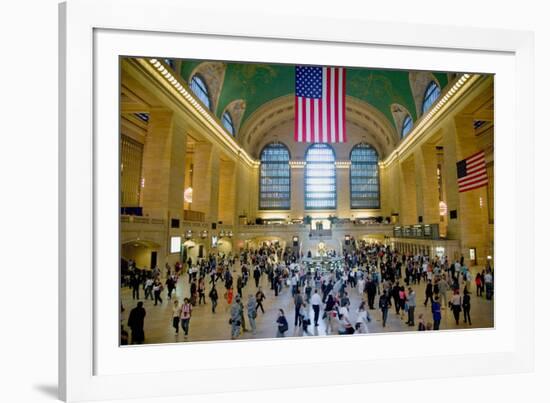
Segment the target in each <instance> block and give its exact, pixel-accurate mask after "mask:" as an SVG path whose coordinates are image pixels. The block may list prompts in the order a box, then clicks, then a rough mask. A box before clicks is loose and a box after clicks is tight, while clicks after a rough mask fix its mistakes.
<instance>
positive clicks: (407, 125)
mask: <svg viewBox="0 0 550 403" xmlns="http://www.w3.org/2000/svg"><path fill="white" fill-rule="evenodd" d="M412 127H413V120H412V118H411V115H407V116H406V117H405V119H403V126H401V138H403V137H405V136H406V135H407V134H409V132H410V131H411V129H412Z"/></svg>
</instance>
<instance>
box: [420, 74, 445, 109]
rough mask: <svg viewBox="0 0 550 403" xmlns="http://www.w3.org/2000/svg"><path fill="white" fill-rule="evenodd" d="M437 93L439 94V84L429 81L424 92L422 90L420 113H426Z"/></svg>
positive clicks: (437, 96)
mask: <svg viewBox="0 0 550 403" xmlns="http://www.w3.org/2000/svg"><path fill="white" fill-rule="evenodd" d="M439 94H441V90H440V89H439V86H438V85H437V84H436V83H435V82H434V81H431V82H430V83H429V84H428V86H427V87H426V92H424V100H423V101H422V113H426V112H427V111H428V110H429V109H430V108H431V106H432V105H433V104H434V102H435V101H436V100H437V98H439Z"/></svg>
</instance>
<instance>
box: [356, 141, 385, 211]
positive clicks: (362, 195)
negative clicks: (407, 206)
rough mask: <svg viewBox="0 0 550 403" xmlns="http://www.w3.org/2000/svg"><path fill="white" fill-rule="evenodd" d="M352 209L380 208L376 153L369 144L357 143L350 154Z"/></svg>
mask: <svg viewBox="0 0 550 403" xmlns="http://www.w3.org/2000/svg"><path fill="white" fill-rule="evenodd" d="M350 159H351V167H350V190H351V208H352V209H373V208H374V209H375V208H380V180H379V177H378V174H379V172H378V153H377V152H376V150H375V149H374V148H373V147H371V146H370V145H369V144H365V143H360V144H357V145H356V146H355V147H353V149H352V150H351V154H350Z"/></svg>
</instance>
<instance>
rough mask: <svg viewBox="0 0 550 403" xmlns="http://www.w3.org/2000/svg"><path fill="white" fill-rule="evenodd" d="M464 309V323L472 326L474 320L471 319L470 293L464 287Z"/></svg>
mask: <svg viewBox="0 0 550 403" xmlns="http://www.w3.org/2000/svg"><path fill="white" fill-rule="evenodd" d="M462 309H463V311H464V323H466V322H468V324H469V325H471V324H472V318H471V317H470V293H469V292H468V289H467V288H466V287H464V296H463V297H462Z"/></svg>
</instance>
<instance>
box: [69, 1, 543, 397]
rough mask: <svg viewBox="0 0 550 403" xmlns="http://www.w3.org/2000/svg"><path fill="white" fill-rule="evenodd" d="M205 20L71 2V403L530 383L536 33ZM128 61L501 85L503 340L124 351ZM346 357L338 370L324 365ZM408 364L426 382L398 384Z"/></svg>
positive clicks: (448, 336)
mask: <svg viewBox="0 0 550 403" xmlns="http://www.w3.org/2000/svg"><path fill="white" fill-rule="evenodd" d="M192 11H193V10H192V8H190V7H189V6H187V5H186V4H185V3H183V2H181V4H177V3H175V2H173V1H169V0H157V1H155V2H153V1H145V0H134V1H129V0H120V1H116V2H113V1H107V0H71V1H69V2H67V3H63V4H61V5H60V63H59V66H60V141H59V145H60V146H59V158H60V161H59V163H60V178H59V189H60V190H59V192H60V194H59V199H60V224H59V229H60V230H59V233H60V240H59V241H60V242H59V243H60V250H59V257H60V272H59V290H60V295H59V301H60V309H59V314H60V315H59V351H60V357H59V391H60V397H61V398H62V399H64V400H66V401H77V400H98V399H118V398H137V397H142V398H145V397H153V396H155V397H156V396H159V397H161V396H165V397H167V396H176V395H183V394H199V393H216V392H228V391H236V390H260V389H267V388H271V389H273V388H274V387H275V386H274V384H273V382H272V380H273V379H274V378H276V377H278V376H280V374H281V373H284V374H285V382H284V384H282V385H280V386H281V387H286V388H288V387H294V386H296V387H298V386H300V387H304V386H328V385H339V384H352V383H363V382H374V381H394V380H407V379H418V378H423V377H424V376H427V374H429V375H430V377H432V378H433V377H434V373H433V372H431V371H428V369H429V368H433V367H434V366H435V367H445V369H446V370H445V373H444V374H442V375H444V376H464V375H485V374H499V373H513V372H527V371H532V369H533V362H534V347H533V340H534V337H533V328H534V327H533V305H534V303H533V286H534V284H533V282H532V281H526V280H522V281H521V282H520V281H515V279H516V278H517V277H518V275H519V272H520V271H521V273H522V278H523V279H526V278H527V279H532V278H533V272H534V263H533V255H534V253H533V249H534V248H533V245H534V242H533V239H534V231H533V220H534V217H533V213H532V212H533V208H529V206H532V205H533V203H534V182H533V181H534V180H533V177H534V175H533V174H534V170H533V165H532V155H533V138H534V132H533V111H532V110H533V74H532V73H533V36H532V34H531V33H528V32H514V31H506V30H493V29H491V30H488V29H474V28H457V27H446V26H426V25H413V24H395V23H380V22H370V21H368V20H362V19H353V18H349V19H343V20H337V19H331V20H323V19H319V18H315V17H307V16H300V15H293V14H292V11H291V10H285V11H284V14H280V15H277V16H269V15H262V14H259V13H254V12H248V13H239V12H238V10H236V11H235V12H234V13H228V12H227V11H225V10H224V11H223V12H219V11H216V10H215V9H214V8H212V9H211V11H210V12H209V14H208V19H201V18H190V19H186V18H182V17H181V16H185V15H187V14H188V13H191V12H192ZM327 26H330V27H332V28H333V29H331V30H327V29H326V28H325V27H327ZM411 33H414V35H412V34H411ZM182 44H184V45H185V46H183V45H182ZM120 55H132V56H151V57H154V56H157V57H180V58H186V57H187V58H204V59H221V60H238V61H271V62H287V63H290V62H295V63H298V62H299V63H307V62H309V63H314V64H337V65H357V66H365V67H367V66H369V67H385V68H402V69H428V70H447V71H475V72H482V73H495V74H496V75H495V167H496V172H497V174H496V175H495V180H496V185H495V216H496V221H497V225H496V226H495V228H496V233H495V256H499V253H501V251H506V252H507V259H500V260H499V268H498V276H499V284H498V287H497V289H496V298H497V299H496V302H495V328H494V329H490V330H472V331H460V332H452V331H449V332H439V333H437V332H429V333H424V334H422V337H421V338H420V337H419V335H418V334H414V333H406V334H397V335H396V334H393V335H367V336H365V337H355V338H346V337H343V338H342V337H340V338H339V337H336V338H333V337H327V338H316V339H308V340H307V342H304V341H303V340H297V339H288V340H261V341H238V342H233V343H226V342H217V343H188V344H185V345H183V344H178V345H161V346H159V345H156V346H140V347H135V348H124V349H121V348H119V347H118V333H117V332H118V320H117V318H118V309H117V306H118V301H119V300H118V291H119V290H118V282H116V281H115V282H112V281H110V280H112V279H113V278H114V279H116V278H117V276H118V255H116V259H115V258H114V257H115V252H116V251H117V245H118V240H117V237H118V230H117V228H118V204H117V203H118V198H117V194H118V182H117V178H116V175H113V172H115V170H116V169H117V168H116V167H117V165H116V164H115V162H116V161H118V148H117V145H116V144H117V142H118V126H117V122H118V118H117V117H118V107H117V105H118V90H119V88H118V56H120ZM434 56H437V57H434ZM520 128H521V130H520ZM520 140H521V141H520ZM113 145H114V147H113ZM115 205H116V206H117V207H116V209H114V208H113V206H115ZM526 212H527V213H526ZM504 217H506V218H504ZM520 217H521V219H520ZM501 220H502V221H501ZM501 223H502V224H501ZM109 245H111V246H109ZM113 245H114V246H113ZM116 253H118V252H116ZM501 256H502V254H501ZM520 257H521V261H520ZM113 273H114V275H113ZM113 276H114V277H113ZM99 295H101V298H99ZM501 296H503V297H501ZM115 334H116V336H115ZM396 337H400V338H402V340H403V341H404V342H406V340H408V339H410V340H414V343H415V345H416V346H419V348H418V349H417V350H418V351H415V352H406V351H404V350H400V349H399V348H392V349H389V348H385V347H387V346H388V345H390V344H388V343H391V342H395V338H396ZM388 340H389V342H388ZM369 342H370V343H369ZM372 343H376V349H374V348H372V349H369V348H368V346H369V345H372ZM394 344H395V343H394ZM399 344H402V343H399ZM336 348H337V349H338V350H337V351H339V354H333V355H329V356H328V357H325V356H322V357H320V356H319V355H317V354H315V353H314V352H315V351H327V350H326V349H329V351H331V350H330V349H336ZM281 350H284V351H286V352H288V354H281V353H280V352H281ZM370 350H372V351H370ZM209 356H215V357H217V359H216V360H208V359H205V357H209ZM164 357H173V358H172V359H165V358H164ZM201 357H202V360H201ZM220 357H222V358H220ZM257 357H261V360H260V361H258V360H257ZM184 362H185V364H182V363H184ZM403 365H407V366H409V367H410V366H414V368H417V371H416V372H415V373H410V372H408V371H399V372H396V371H393V368H395V367H402V366H403ZM189 368H192V369H193V370H189ZM329 368H330V372H331V377H330V379H327V377H325V376H323V374H325V373H326V371H327V370H328V369H329ZM237 369H238V370H237ZM259 369H261V371H259ZM424 374H426V375H424ZM435 376H438V375H437V374H436V375H435ZM212 377H216V379H219V381H217V382H215V383H212V382H210V381H209V380H210V379H212ZM182 379H184V380H185V387H182ZM145 381H146V382H145Z"/></svg>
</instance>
